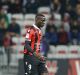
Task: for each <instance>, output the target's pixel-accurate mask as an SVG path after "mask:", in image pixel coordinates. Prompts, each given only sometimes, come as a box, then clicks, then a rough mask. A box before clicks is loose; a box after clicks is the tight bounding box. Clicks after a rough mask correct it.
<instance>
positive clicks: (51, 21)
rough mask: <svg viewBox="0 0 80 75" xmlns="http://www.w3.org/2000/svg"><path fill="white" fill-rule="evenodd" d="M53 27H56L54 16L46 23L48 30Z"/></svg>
mask: <svg viewBox="0 0 80 75" xmlns="http://www.w3.org/2000/svg"><path fill="white" fill-rule="evenodd" d="M51 28H53V29H54V28H55V29H56V27H55V25H54V18H53V17H51V18H50V19H49V21H48V23H47V25H46V32H49V31H50V29H51Z"/></svg>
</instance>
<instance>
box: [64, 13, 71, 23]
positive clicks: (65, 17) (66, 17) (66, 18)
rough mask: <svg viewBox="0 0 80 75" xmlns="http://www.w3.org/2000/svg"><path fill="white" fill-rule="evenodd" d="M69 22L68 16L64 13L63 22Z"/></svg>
mask: <svg viewBox="0 0 80 75" xmlns="http://www.w3.org/2000/svg"><path fill="white" fill-rule="evenodd" d="M69 20H70V15H69V14H68V13H65V14H64V16H63V21H65V22H66V21H69Z"/></svg>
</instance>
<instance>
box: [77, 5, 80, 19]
mask: <svg viewBox="0 0 80 75" xmlns="http://www.w3.org/2000/svg"><path fill="white" fill-rule="evenodd" d="M76 16H77V18H80V3H78V4H77V5H76Z"/></svg>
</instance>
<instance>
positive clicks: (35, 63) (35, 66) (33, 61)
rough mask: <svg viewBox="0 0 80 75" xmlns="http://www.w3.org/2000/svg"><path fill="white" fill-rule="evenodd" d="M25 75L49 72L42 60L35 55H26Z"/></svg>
mask: <svg viewBox="0 0 80 75" xmlns="http://www.w3.org/2000/svg"><path fill="white" fill-rule="evenodd" d="M24 70H25V75H41V73H45V72H48V71H47V68H46V66H45V64H44V63H42V62H40V61H39V60H38V59H37V58H36V57H35V56H34V55H32V56H30V55H24Z"/></svg>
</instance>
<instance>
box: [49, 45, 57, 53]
mask: <svg viewBox="0 0 80 75" xmlns="http://www.w3.org/2000/svg"><path fill="white" fill-rule="evenodd" d="M49 48H50V52H51V53H53V54H55V53H56V47H55V46H53V45H50V46H49Z"/></svg>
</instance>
